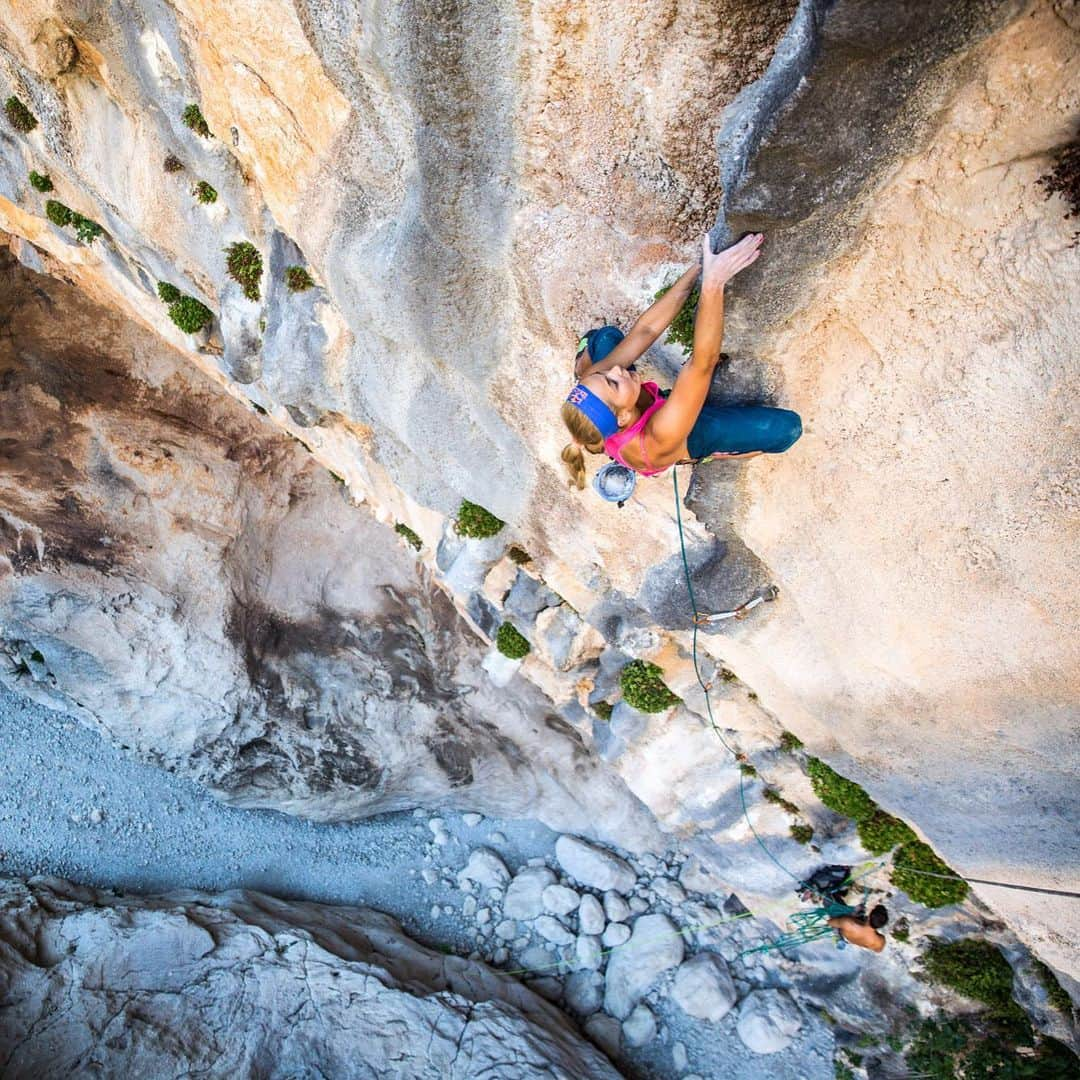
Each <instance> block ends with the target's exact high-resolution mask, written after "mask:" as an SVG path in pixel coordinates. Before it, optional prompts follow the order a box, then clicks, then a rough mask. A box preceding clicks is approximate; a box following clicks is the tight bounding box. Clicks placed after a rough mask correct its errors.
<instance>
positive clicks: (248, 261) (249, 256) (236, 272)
mask: <svg viewBox="0 0 1080 1080" xmlns="http://www.w3.org/2000/svg"><path fill="white" fill-rule="evenodd" d="M225 255H226V260H225V262H226V267H227V268H228V272H229V277H231V278H232V279H233V281H235V282H236V283H237V284H238V285H240V286H241V288H242V289H243V290H244V296H246V297H247V298H248V299H249V300H258V299H259V295H260V294H259V284H260V282H261V281H262V274H263V261H262V255H260V254H259V249H258V248H257V247H256V246H255V245H254V244H253V243H251V242H250V241H249V240H237V241H236V243H235V244H230V245H229V246H228V247H227V248H225Z"/></svg>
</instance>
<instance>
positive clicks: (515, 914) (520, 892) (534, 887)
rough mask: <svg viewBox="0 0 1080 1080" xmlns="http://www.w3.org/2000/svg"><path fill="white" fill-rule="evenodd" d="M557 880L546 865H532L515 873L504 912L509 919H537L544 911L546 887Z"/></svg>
mask: <svg viewBox="0 0 1080 1080" xmlns="http://www.w3.org/2000/svg"><path fill="white" fill-rule="evenodd" d="M554 881H555V875H554V874H553V873H552V872H551V871H550V870H549V869H548V868H547V867H546V866H530V867H527V868H526V869H524V870H519V871H518V872H517V873H516V874H515V875H514V880H513V881H511V882H510V884H509V886H508V887H507V890H506V899H505V900H504V901H503V914H504V915H505V916H506V917H507V918H508V919H521V920H523V921H526V920H528V919H535V918H536V917H537V916H538V915H542V914H543V913H544V899H543V898H544V889H546V888H547V887H548V886H549V885H551V884H553V883H554Z"/></svg>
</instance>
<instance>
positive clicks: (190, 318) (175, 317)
mask: <svg viewBox="0 0 1080 1080" xmlns="http://www.w3.org/2000/svg"><path fill="white" fill-rule="evenodd" d="M169 318H170V319H172V321H173V322H174V323H176V325H177V326H178V327H180V329H181V330H183V331H184V333H185V334H197V333H198V332H199V331H200V330H201V329H202V328H203V327H204V326H206V325H207V324H209V323H210V322H211V321H212V320H213V318H214V313H213V312H212V311H211V310H210V309H209V308H208V307H207V306H206V305H205V304H203V303H201V302H200V301H198V300H196V299H195V297H194V296H181V297H180V299H179V300H175V301H173V303H171V304H170V305H169Z"/></svg>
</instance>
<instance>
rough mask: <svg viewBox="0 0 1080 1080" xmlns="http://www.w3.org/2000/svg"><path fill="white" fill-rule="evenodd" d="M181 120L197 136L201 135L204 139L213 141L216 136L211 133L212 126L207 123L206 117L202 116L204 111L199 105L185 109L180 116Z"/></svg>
mask: <svg viewBox="0 0 1080 1080" xmlns="http://www.w3.org/2000/svg"><path fill="white" fill-rule="evenodd" d="M180 119H181V120H183V122H184V123H185V124H186V125H187V126H188V127H189V128H191V130H192V131H194V132H195V134H196V135H201V136H202V137H203V138H204V139H212V138H213V137H214V136H213V135H212V134H211V133H210V126H209V125H208V124H207V122H206V117H204V116H203V114H202V109H200V108H199V106H198V105H189V106H188V107H187V108H186V109H184V111H183V113H181V115H180Z"/></svg>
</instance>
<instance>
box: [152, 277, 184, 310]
mask: <svg viewBox="0 0 1080 1080" xmlns="http://www.w3.org/2000/svg"><path fill="white" fill-rule="evenodd" d="M157 294H158V297H159V298H160V300H161V302H162V303H163V304H175V303H176V301H177V300H179V299H180V297H181V296H183V295H184V294H183V293H182V292H181V291H180V290H179V289H178V288H177V287H176V286H175V285H170V284H169V283H168V282H167V281H159V282H158V283H157Z"/></svg>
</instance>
